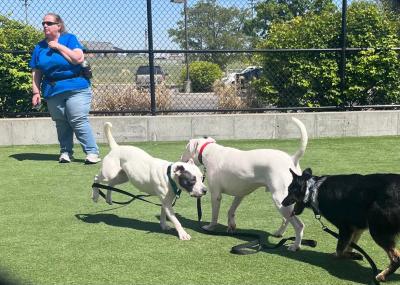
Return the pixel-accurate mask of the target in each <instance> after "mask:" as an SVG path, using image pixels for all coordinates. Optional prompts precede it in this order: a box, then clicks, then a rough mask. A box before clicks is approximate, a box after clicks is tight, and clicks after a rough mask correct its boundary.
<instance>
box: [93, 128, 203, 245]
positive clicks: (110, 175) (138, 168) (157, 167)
mask: <svg viewBox="0 0 400 285" xmlns="http://www.w3.org/2000/svg"><path fill="white" fill-rule="evenodd" d="M111 127H112V125H111V123H109V122H106V123H105V124H104V133H105V135H106V137H107V140H108V144H109V145H110V147H111V151H110V152H109V153H108V154H107V155H106V156H105V157H104V159H103V162H102V166H101V170H100V173H99V174H98V175H96V177H95V179H94V182H95V183H106V184H107V185H109V186H111V187H113V186H115V185H118V184H122V183H125V182H128V181H130V182H131V183H132V184H133V185H134V186H135V187H136V188H137V189H139V190H140V191H143V192H146V193H148V194H150V195H157V196H158V197H159V198H160V200H161V204H162V207H161V215H160V225H161V228H162V229H163V230H167V229H169V227H168V225H167V223H166V217H168V219H169V220H170V221H171V222H172V223H173V224H174V226H175V229H176V230H177V232H178V235H179V239H181V240H190V238H191V237H190V235H189V234H188V233H187V232H186V231H185V230H184V229H183V228H182V225H181V224H180V222H179V221H178V219H177V218H176V216H175V213H174V210H173V209H172V203H173V201H174V198H175V197H176V193H175V192H176V189H175V190H174V185H173V184H175V185H176V186H175V187H177V188H179V189H180V190H185V191H187V192H189V194H190V196H192V197H201V196H203V195H204V194H206V192H207V189H206V187H205V185H204V184H203V182H202V173H201V171H200V169H199V168H198V167H197V166H196V165H195V164H194V162H193V160H188V162H175V163H172V162H168V161H166V160H162V159H158V158H155V157H152V156H151V155H149V154H148V153H147V152H145V151H143V150H141V149H140V148H137V147H134V146H123V145H121V146H120V145H118V144H117V143H116V142H115V140H114V138H113V136H112V134H111ZM168 169H169V171H168ZM171 181H173V182H171ZM98 198H99V189H98V188H97V187H93V192H92V199H93V201H95V202H97V200H98ZM106 201H107V203H109V204H112V200H111V190H107V195H106Z"/></svg>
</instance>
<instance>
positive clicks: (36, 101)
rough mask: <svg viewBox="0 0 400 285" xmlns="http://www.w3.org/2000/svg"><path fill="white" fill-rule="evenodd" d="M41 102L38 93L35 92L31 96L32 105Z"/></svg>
mask: <svg viewBox="0 0 400 285" xmlns="http://www.w3.org/2000/svg"><path fill="white" fill-rule="evenodd" d="M41 102H42V98H40V93H35V94H33V96H32V106H33V107H35V106H37V105H39V104H40V103H41Z"/></svg>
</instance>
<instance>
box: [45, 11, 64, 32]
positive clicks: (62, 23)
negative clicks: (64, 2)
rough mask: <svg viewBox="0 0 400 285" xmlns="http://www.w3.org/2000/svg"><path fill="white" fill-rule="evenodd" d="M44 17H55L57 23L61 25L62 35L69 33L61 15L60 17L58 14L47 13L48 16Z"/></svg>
mask: <svg viewBox="0 0 400 285" xmlns="http://www.w3.org/2000/svg"><path fill="white" fill-rule="evenodd" d="M44 16H45V17H46V16H53V17H54V18H55V19H56V21H57V23H59V24H60V33H61V34H64V33H66V32H67V29H66V28H65V24H64V21H63V19H62V18H61V17H60V15H58V14H56V13H47V14H46V15H44Z"/></svg>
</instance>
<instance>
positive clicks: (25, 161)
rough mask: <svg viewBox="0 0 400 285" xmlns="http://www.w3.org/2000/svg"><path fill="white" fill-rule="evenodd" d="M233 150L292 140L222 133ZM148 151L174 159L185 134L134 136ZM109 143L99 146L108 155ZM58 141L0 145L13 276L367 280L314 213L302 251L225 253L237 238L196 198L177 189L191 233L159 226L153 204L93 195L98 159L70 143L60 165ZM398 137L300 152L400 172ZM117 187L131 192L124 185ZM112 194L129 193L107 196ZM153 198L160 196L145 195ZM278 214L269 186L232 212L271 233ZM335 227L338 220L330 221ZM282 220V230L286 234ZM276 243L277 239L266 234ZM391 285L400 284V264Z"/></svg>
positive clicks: (5, 255)
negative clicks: (205, 229)
mask: <svg viewBox="0 0 400 285" xmlns="http://www.w3.org/2000/svg"><path fill="white" fill-rule="evenodd" d="M220 143H221V144H224V145H227V146H228V145H229V146H233V147H237V148H240V149H254V148H278V149H281V150H284V151H287V152H289V153H293V152H294V151H295V150H296V149H297V146H298V141H297V140H252V141H221V142H220ZM135 145H136V146H139V147H141V148H143V149H144V150H146V151H148V152H149V153H151V154H152V155H154V156H158V157H161V158H164V159H167V160H171V161H173V160H176V159H177V158H178V157H179V156H180V153H181V152H182V151H183V149H184V146H185V142H151V143H135ZM107 151H108V146H105V145H101V152H102V153H103V154H105V153H106V152H107ZM57 153H58V148H57V146H54V145H48V146H43V145H41V146H12V147H1V148H0V179H1V181H2V186H1V187H0V191H1V200H0V207H1V215H0V225H1V231H0V252H1V258H0V268H1V269H2V272H3V275H6V276H8V278H10V279H13V280H16V282H17V283H24V284H26V283H32V284H296V285H297V284H367V283H368V282H369V281H370V278H371V270H370V268H369V265H368V263H367V262H366V261H338V260H335V259H334V258H332V257H331V255H330V253H331V252H333V251H334V249H335V246H336V240H335V239H334V238H332V237H330V236H329V235H328V234H326V233H325V232H323V231H322V229H321V226H320V225H319V223H318V222H317V221H316V220H315V219H314V217H313V215H312V212H311V211H310V210H306V211H305V212H304V213H303V215H302V216H301V218H302V220H303V221H304V223H305V224H306V229H305V236H304V237H305V238H308V239H315V240H317V241H318V246H317V247H316V248H307V247H303V248H302V250H301V251H299V252H295V253H293V252H289V251H287V250H286V248H280V249H276V250H269V251H265V252H260V253H257V254H254V255H246V256H237V255H233V254H230V253H229V250H230V248H231V247H232V246H234V245H237V244H239V243H242V242H243V240H242V239H240V238H233V237H218V236H208V235H205V234H204V233H202V232H201V231H200V230H199V228H198V225H197V222H196V219H197V214H196V209H195V205H196V201H195V199H193V198H190V197H189V196H188V195H187V194H186V193H182V196H181V198H180V199H179V200H178V202H177V204H176V206H175V211H176V212H177V213H178V215H179V220H180V221H181V223H182V225H183V227H184V228H185V229H186V230H187V231H188V232H189V234H190V235H191V236H192V240H191V241H180V240H179V239H178V238H177V235H176V233H175V232H174V231H169V232H163V231H161V229H160V227H159V220H158V218H159V213H160V212H159V208H158V207H156V206H153V205H150V204H147V203H142V202H140V201H135V202H133V203H132V204H130V205H129V206H125V207H121V206H117V205H114V206H109V205H107V204H106V203H105V202H104V201H103V200H102V201H100V202H99V203H97V204H96V203H93V202H92V201H91V200H90V194H91V193H90V190H91V187H90V186H91V184H92V179H93V176H94V175H95V174H96V173H97V171H98V170H99V168H100V165H89V166H88V165H84V164H83V158H84V156H83V154H82V152H81V151H80V150H79V148H78V146H76V154H75V157H76V160H75V162H73V163H70V164H58V163H57V162H56V159H57V157H58V156H57ZM399 153H400V144H399V137H375V138H342V139H336V138H330V139H313V140H310V142H309V145H308V148H307V151H306V154H305V156H304V158H303V159H302V161H301V165H302V167H303V168H305V167H309V166H310V167H312V168H313V171H314V173H316V174H334V173H353V172H358V173H373V172H395V173H400V157H399ZM120 188H122V189H125V190H127V191H130V192H133V193H138V191H137V190H136V189H134V188H133V186H131V185H129V184H125V185H122V186H121V187H120ZM113 198H114V199H115V200H126V199H127V198H126V197H123V196H118V195H114V196H113ZM209 198H210V196H209V195H206V196H205V197H204V198H203V220H204V221H209V220H210V214H211V213H210V199H209ZM152 200H153V201H156V202H157V199H156V198H154V199H152ZM230 201H232V198H231V197H229V196H224V197H223V200H222V205H221V212H220V223H221V224H222V225H221V226H220V229H221V230H224V229H225V225H226V214H227V209H228V207H229V205H230ZM280 221H281V219H280V216H279V214H278V213H277V211H276V209H275V207H274V206H273V204H272V201H271V199H270V194H269V193H265V191H264V190H262V189H259V190H257V191H255V192H254V193H252V194H251V195H249V196H248V197H247V198H246V199H245V200H244V201H243V203H242V205H241V206H240V207H239V209H238V212H237V225H238V228H239V230H241V231H253V232H260V233H267V234H268V233H272V232H274V231H275V230H276V229H277V227H278V225H279V224H280ZM331 228H332V229H335V228H334V227H332V226H331ZM293 234H294V232H293V229H292V228H291V227H289V229H288V231H287V233H286V236H292V235H293ZM269 241H270V242H274V243H275V242H277V241H278V239H276V238H271V237H270V238H269ZM359 244H360V246H361V247H363V248H364V249H365V250H366V251H367V252H368V253H369V254H370V256H371V257H372V258H373V259H374V261H375V262H376V263H377V265H378V268H380V269H382V268H383V267H384V266H386V265H387V262H388V258H387V256H386V254H385V253H384V252H383V250H381V249H380V248H379V247H378V246H377V245H376V244H375V243H373V242H372V240H371V238H370V236H369V235H368V234H364V235H363V237H362V238H361V240H360V243H359ZM388 284H400V272H397V273H396V274H395V275H393V276H392V277H391V279H390V282H388Z"/></svg>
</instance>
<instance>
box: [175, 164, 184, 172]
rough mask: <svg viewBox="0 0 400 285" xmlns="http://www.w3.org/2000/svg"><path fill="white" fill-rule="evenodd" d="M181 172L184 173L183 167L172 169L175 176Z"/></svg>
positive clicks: (178, 166)
mask: <svg viewBox="0 0 400 285" xmlns="http://www.w3.org/2000/svg"><path fill="white" fill-rule="evenodd" d="M183 171H185V167H183V165H181V164H179V165H177V166H176V167H175V168H174V173H175V174H177V175H180V174H181V173H182V172H183Z"/></svg>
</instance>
